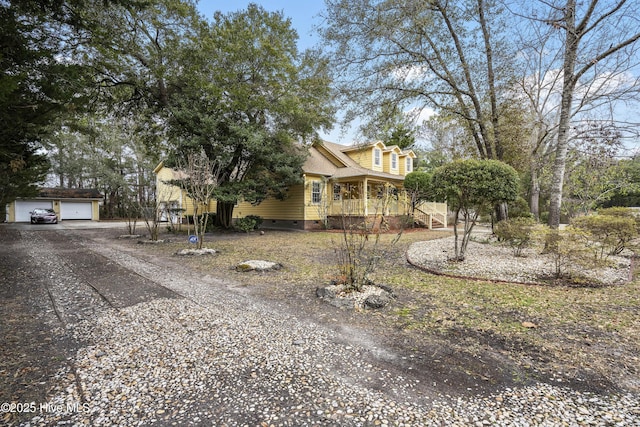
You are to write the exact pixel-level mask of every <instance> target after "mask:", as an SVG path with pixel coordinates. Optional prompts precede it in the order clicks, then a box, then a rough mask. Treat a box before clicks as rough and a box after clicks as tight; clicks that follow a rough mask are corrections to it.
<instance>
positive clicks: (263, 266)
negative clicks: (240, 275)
mask: <svg viewBox="0 0 640 427" xmlns="http://www.w3.org/2000/svg"><path fill="white" fill-rule="evenodd" d="M281 268H282V265H281V264H278V263H277V262H272V261H262V260H256V259H251V260H248V261H243V262H241V263H240V264H238V265H236V270H237V271H271V270H279V269H281Z"/></svg>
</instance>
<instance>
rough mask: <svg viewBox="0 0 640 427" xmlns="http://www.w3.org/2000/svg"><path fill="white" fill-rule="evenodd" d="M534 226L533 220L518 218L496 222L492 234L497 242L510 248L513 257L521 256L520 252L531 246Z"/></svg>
mask: <svg viewBox="0 0 640 427" xmlns="http://www.w3.org/2000/svg"><path fill="white" fill-rule="evenodd" d="M535 226H536V221H535V220H534V219H533V218H527V217H520V218H513V219H509V220H506V221H500V222H498V223H497V224H496V225H495V226H494V227H493V232H494V234H495V235H496V236H497V237H498V239H499V240H501V241H504V242H506V243H507V244H508V245H509V246H511V248H512V249H513V254H514V255H515V256H522V251H523V250H524V249H525V248H527V247H528V246H529V245H530V244H531V241H532V239H533V229H534V227H535Z"/></svg>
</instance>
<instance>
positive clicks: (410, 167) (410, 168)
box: [405, 157, 413, 173]
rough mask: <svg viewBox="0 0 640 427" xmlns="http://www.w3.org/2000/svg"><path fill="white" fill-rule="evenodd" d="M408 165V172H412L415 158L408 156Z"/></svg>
mask: <svg viewBox="0 0 640 427" xmlns="http://www.w3.org/2000/svg"><path fill="white" fill-rule="evenodd" d="M406 160H407V166H406V168H405V169H406V170H407V173H409V172H411V171H412V170H413V159H411V157H407V159H406Z"/></svg>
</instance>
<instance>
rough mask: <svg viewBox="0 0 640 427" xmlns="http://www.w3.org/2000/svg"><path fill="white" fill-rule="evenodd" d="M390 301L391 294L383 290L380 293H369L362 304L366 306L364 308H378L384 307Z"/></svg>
mask: <svg viewBox="0 0 640 427" xmlns="http://www.w3.org/2000/svg"><path fill="white" fill-rule="evenodd" d="M390 302H391V297H390V296H389V294H388V293H387V292H383V293H381V294H379V295H377V294H372V295H369V296H368V297H366V298H365V300H364V302H363V304H362V305H363V306H364V308H372V309H378V308H383V307H384V306H386V305H387V304H389V303H390Z"/></svg>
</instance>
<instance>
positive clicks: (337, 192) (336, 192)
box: [333, 184, 342, 200]
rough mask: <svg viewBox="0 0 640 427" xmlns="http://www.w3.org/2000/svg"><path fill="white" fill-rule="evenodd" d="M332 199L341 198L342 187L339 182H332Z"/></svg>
mask: <svg viewBox="0 0 640 427" xmlns="http://www.w3.org/2000/svg"><path fill="white" fill-rule="evenodd" d="M333 200H342V187H341V186H340V184H333Z"/></svg>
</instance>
